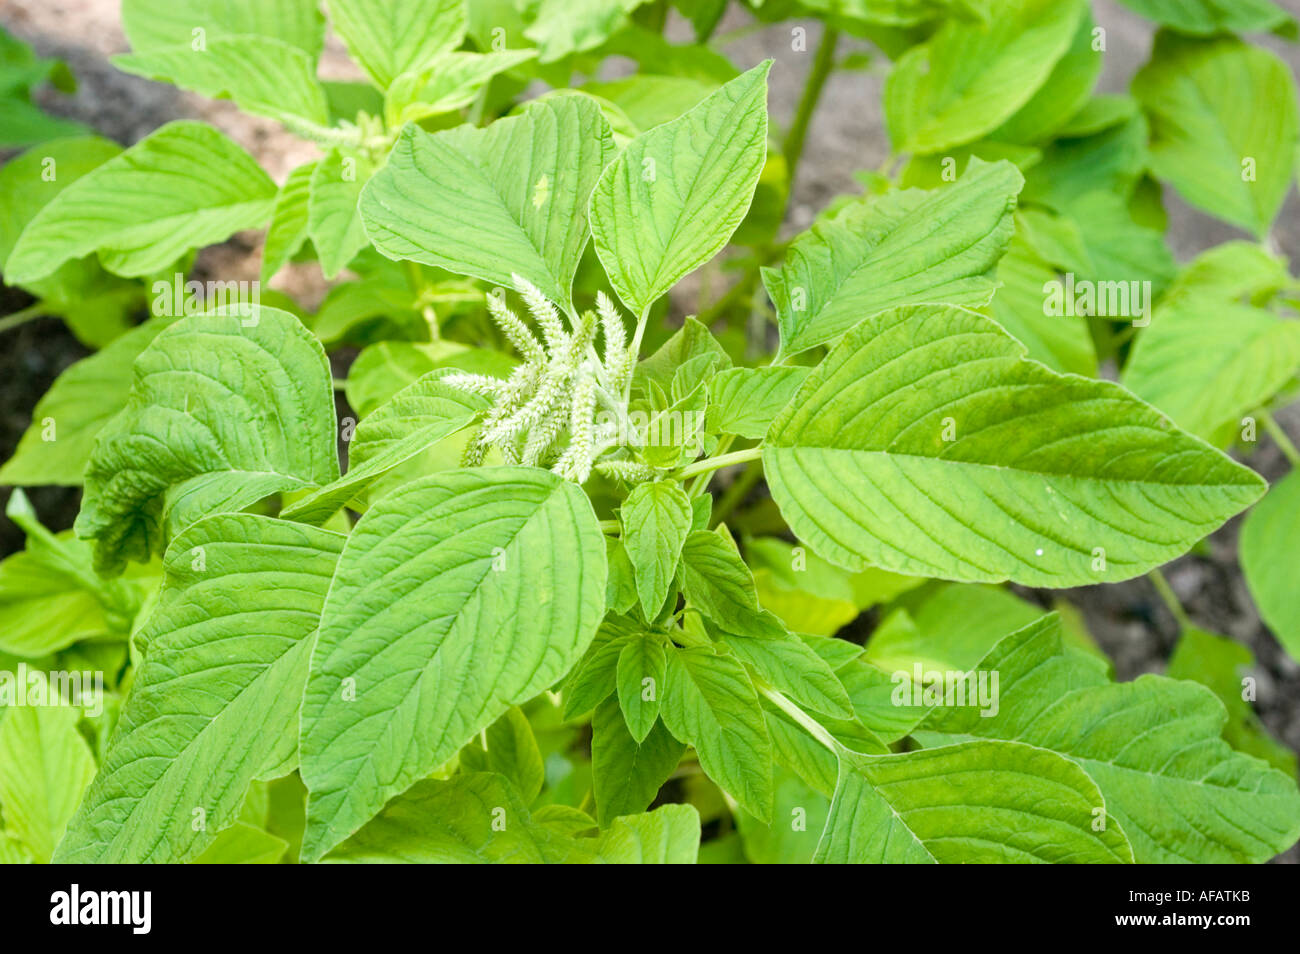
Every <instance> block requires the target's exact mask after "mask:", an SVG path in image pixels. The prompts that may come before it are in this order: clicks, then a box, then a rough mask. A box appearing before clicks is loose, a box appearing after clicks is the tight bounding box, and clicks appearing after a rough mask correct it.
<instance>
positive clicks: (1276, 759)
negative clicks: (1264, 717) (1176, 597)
mask: <svg viewBox="0 0 1300 954" xmlns="http://www.w3.org/2000/svg"><path fill="white" fill-rule="evenodd" d="M1254 668H1255V654H1254V653H1252V652H1251V651H1250V650H1249V649H1247V648H1246V647H1245V646H1243V645H1241V644H1240V643H1237V642H1234V641H1233V640H1231V639H1228V638H1227V637H1226V636H1219V635H1217V634H1215V633H1208V632H1206V631H1205V630H1203V629H1196V628H1195V627H1190V626H1185V627H1183V631H1182V632H1181V633H1180V634H1179V636H1178V645H1177V646H1175V647H1174V654H1173V655H1172V656H1171V657H1169V666H1168V667H1167V668H1166V670H1165V675H1167V676H1168V677H1169V678H1170V679H1190V680H1192V681H1194V682H1199V683H1200V684H1201V685H1203V686H1205V687H1206V688H1207V689H1209V690H1210V691H1211V692H1213V693H1214V694H1215V695H1216V696H1218V698H1219V701H1220V702H1222V703H1223V708H1224V709H1226V710H1227V713H1228V722H1227V724H1226V725H1225V726H1224V727H1223V738H1224V741H1226V742H1227V743H1228V744H1229V745H1231V746H1232V747H1233V748H1234V749H1236V750H1237V751H1238V752H1245V753H1246V754H1247V755H1253V756H1255V757H1256V758H1260V759H1263V760H1264V761H1265V762H1268V763H1269V764H1270V765H1272V766H1273V767H1274V768H1277V769H1280V770H1281V771H1283V772H1285V773H1286V774H1287V775H1288V776H1290V777H1291V778H1295V775H1296V755H1295V753H1294V752H1292V751H1291V750H1290V749H1288V748H1287V747H1286V746H1285V745H1283V744H1282V743H1280V742H1278V741H1277V740H1276V739H1274V738H1273V737H1272V736H1271V735H1269V733H1268V730H1267V729H1265V728H1264V724H1263V723H1262V722H1261V721H1260V719H1259V716H1258V715H1256V714H1255V710H1254V709H1253V708H1252V707H1251V705H1250V703H1249V702H1248V701H1247V692H1248V690H1247V682H1248V679H1249V678H1250V676H1249V672H1250V670H1252V669H1254ZM1250 697H1251V698H1253V697H1254V694H1253V692H1251V693H1250Z"/></svg>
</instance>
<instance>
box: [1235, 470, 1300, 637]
mask: <svg viewBox="0 0 1300 954" xmlns="http://www.w3.org/2000/svg"><path fill="white" fill-rule="evenodd" d="M1297 541H1300V471H1292V472H1291V473H1290V474H1288V475H1287V476H1286V477H1283V478H1282V479H1281V480H1279V481H1277V482H1276V483H1275V484H1273V486H1272V487H1271V488H1269V491H1268V494H1267V495H1266V496H1265V497H1264V499H1263V500H1261V501H1260V502H1259V503H1258V504H1256V505H1255V507H1254V509H1253V510H1251V512H1250V513H1249V514H1247V515H1246V521H1245V523H1243V524H1242V527H1241V569H1242V572H1243V573H1244V574H1245V577H1246V586H1248V587H1249V588H1250V595H1251V597H1252V598H1253V599H1254V600H1255V605H1256V606H1258V607H1259V615H1260V616H1262V617H1263V618H1264V622H1266V623H1267V624H1268V628H1269V629H1271V630H1272V631H1273V635H1275V636H1276V637H1277V641H1278V642H1279V643H1281V644H1282V646H1283V648H1285V649H1286V651H1287V652H1288V653H1290V654H1291V658H1292V659H1297V660H1300V600H1297V599H1296V576H1295V570H1296V564H1297V561H1298V559H1300V556H1298V555H1297V552H1296V550H1297Z"/></svg>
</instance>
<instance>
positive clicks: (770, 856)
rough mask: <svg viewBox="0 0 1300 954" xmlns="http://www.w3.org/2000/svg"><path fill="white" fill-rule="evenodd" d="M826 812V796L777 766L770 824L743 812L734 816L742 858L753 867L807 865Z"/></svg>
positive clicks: (828, 801) (827, 804)
mask: <svg viewBox="0 0 1300 954" xmlns="http://www.w3.org/2000/svg"><path fill="white" fill-rule="evenodd" d="M832 784H833V782H832ZM829 809H830V798H829V797H828V796H826V795H823V794H822V793H821V792H819V791H817V790H816V789H815V788H812V787H811V786H809V785H807V784H806V783H805V782H803V781H802V780H800V778H799V777H798V776H797V775H796V774H794V773H793V772H791V771H789V770H788V769H783V768H779V767H778V768H777V770H776V772H775V802H774V807H773V810H772V823H771V824H770V825H764V824H763V823H762V822H759V821H756V820H755V819H754V817H753V816H752V815H749V814H747V813H745V812H738V813H737V814H736V816H735V820H736V827H737V828H739V829H740V837H741V839H742V841H743V842H744V845H745V857H747V858H748V859H749V861H750V863H751V864H756V865H790V864H798V865H806V864H809V863H810V862H811V861H812V859H813V853H814V852H815V851H816V850H817V840H818V839H819V838H820V837H821V833H822V829H823V828H825V827H826V815H827V812H828V810H829Z"/></svg>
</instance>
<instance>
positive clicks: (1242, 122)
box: [1133, 33, 1300, 236]
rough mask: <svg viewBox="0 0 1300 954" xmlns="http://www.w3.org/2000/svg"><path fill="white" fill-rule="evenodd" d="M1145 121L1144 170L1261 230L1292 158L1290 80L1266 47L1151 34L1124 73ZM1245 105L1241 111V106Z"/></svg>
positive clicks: (1277, 204) (1294, 120)
mask: <svg viewBox="0 0 1300 954" xmlns="http://www.w3.org/2000/svg"><path fill="white" fill-rule="evenodd" d="M1133 95H1134V96H1136V97H1137V99H1138V101H1139V102H1140V103H1141V104H1142V108H1143V109H1144V110H1145V111H1146V113H1147V116H1148V118H1149V119H1150V121H1151V168H1152V170H1153V171H1154V172H1155V174H1156V175H1157V176H1159V177H1160V178H1161V179H1165V180H1168V181H1169V182H1170V183H1172V184H1173V186H1174V187H1175V188H1176V189H1177V190H1178V191H1179V192H1180V193H1181V194H1182V196H1183V198H1184V199H1186V200H1187V201H1188V202H1190V203H1191V204H1192V205H1194V206H1197V207H1198V208H1201V209H1204V210H1205V211H1206V212H1209V213H1210V214H1211V215H1216V216H1218V217H1219V218H1221V219H1224V220H1225V221H1227V222H1231V223H1233V224H1234V225H1239V226H1241V227H1242V228H1244V229H1247V230H1249V231H1250V232H1253V233H1254V234H1255V235H1257V236H1263V235H1264V234H1265V233H1267V232H1268V229H1269V226H1270V225H1271V224H1272V222H1273V218H1274V217H1275V216H1276V215H1277V212H1278V209H1279V208H1281V205H1282V200H1283V198H1284V197H1285V196H1286V191H1287V188H1288V186H1289V185H1290V181H1291V176H1292V168H1293V163H1294V162H1295V148H1296V137H1297V134H1298V133H1300V118H1298V117H1297V109H1296V91H1295V81H1294V80H1293V79H1292V78H1291V72H1290V70H1288V69H1287V67H1286V64H1285V63H1283V62H1282V61H1281V60H1280V59H1278V58H1277V57H1276V56H1274V55H1273V54H1272V53H1270V52H1268V51H1267V50H1263V49H1260V48H1259V47H1257V46H1250V45H1248V44H1246V43H1243V42H1241V41H1240V40H1238V39H1236V38H1234V37H1223V38H1220V39H1216V40H1208V41H1201V40H1191V39H1186V38H1183V37H1179V36H1177V35H1176V34H1173V33H1161V34H1159V35H1158V36H1157V38H1156V45H1155V50H1154V51H1153V53H1152V57H1151V62H1150V63H1148V64H1147V65H1146V66H1144V67H1143V68H1142V70H1141V71H1140V72H1139V73H1138V74H1137V76H1135V77H1134V78H1133ZM1243 102H1249V103H1252V104H1254V106H1255V108H1253V109H1242V108H1241V104H1242V103H1243Z"/></svg>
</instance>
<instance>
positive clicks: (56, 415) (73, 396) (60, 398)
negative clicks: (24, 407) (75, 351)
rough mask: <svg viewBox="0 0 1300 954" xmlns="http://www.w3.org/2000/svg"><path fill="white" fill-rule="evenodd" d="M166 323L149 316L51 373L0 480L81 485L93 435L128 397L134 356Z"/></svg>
mask: <svg viewBox="0 0 1300 954" xmlns="http://www.w3.org/2000/svg"><path fill="white" fill-rule="evenodd" d="M164 327H166V322H163V321H147V322H145V323H144V324H143V325H140V326H139V327H138V328H134V329H132V330H131V331H129V332H127V333H126V334H124V335H122V336H121V337H119V338H117V339H116V340H114V341H112V342H111V343H109V345H108V346H107V347H105V348H104V349H103V350H102V351H99V352H97V353H96V354H92V355H90V356H89V357H88V358H83V359H81V360H80V361H78V362H77V363H76V364H74V365H72V366H71V367H70V368H68V369H67V370H66V371H64V372H63V373H62V374H61V375H59V376H58V377H57V378H55V379H54V384H53V385H52V386H51V387H50V389H49V390H48V391H46V392H45V394H44V395H43V396H42V397H41V399H40V400H39V401H37V402H36V407H35V409H34V410H33V411H32V423H31V426H30V427H28V428H27V430H26V431H25V432H24V433H23V436H22V439H21V440H20V441H19V442H18V449H17V450H16V451H15V452H14V456H13V457H11V458H9V460H8V461H6V462H5V465H4V466H3V467H0V484H18V485H20V486H24V487H31V486H36V485H41V484H59V485H62V486H65V487H76V486H79V485H80V484H81V481H82V477H83V474H84V472H85V469H86V464H87V462H88V461H89V460H90V454H91V450H92V448H93V447H94V445H95V438H96V437H97V436H98V435H99V432H100V430H101V429H102V428H103V427H104V425H105V424H106V423H107V422H108V421H109V420H110V419H111V418H112V417H113V415H114V414H116V413H117V412H118V411H119V410H120V409H121V407H122V406H123V405H124V404H125V403H126V400H127V395H128V394H129V393H130V391H131V381H132V366H133V364H134V362H135V359H136V358H137V357H139V356H140V353H141V352H142V351H144V349H145V348H147V347H148V346H149V344H150V343H151V342H152V341H153V340H154V338H155V337H157V335H158V333H159V332H160V331H162V329H163V328H164Z"/></svg>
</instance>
